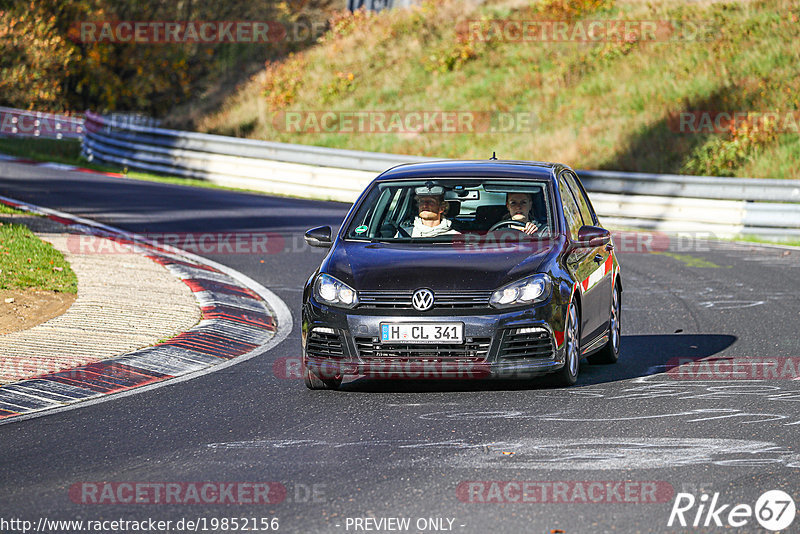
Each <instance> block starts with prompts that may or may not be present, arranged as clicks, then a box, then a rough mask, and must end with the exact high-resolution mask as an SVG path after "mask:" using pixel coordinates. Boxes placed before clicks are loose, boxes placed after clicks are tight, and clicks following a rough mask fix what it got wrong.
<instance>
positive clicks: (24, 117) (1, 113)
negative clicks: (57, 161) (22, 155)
mask: <svg viewBox="0 0 800 534" xmlns="http://www.w3.org/2000/svg"><path fill="white" fill-rule="evenodd" d="M83 133H84V120H83V117H81V116H77V115H59V114H56V113H43V112H41V111H26V110H23V109H14V108H6V107H2V106H0V135H5V136H16V137H41V138H45V139H65V138H66V139H70V138H72V139H79V138H81V137H83Z"/></svg>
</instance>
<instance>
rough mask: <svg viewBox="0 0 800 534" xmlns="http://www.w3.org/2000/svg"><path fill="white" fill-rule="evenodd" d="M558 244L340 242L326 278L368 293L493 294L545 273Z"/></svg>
mask: <svg viewBox="0 0 800 534" xmlns="http://www.w3.org/2000/svg"><path fill="white" fill-rule="evenodd" d="M556 248H557V247H556V240H544V241H539V242H532V243H530V244H524V245H515V246H505V247H501V248H498V247H481V246H476V247H463V246H461V247H459V246H457V245H450V244H430V243H429V244H415V243H365V242H353V241H340V242H339V243H338V244H337V245H336V247H335V248H334V250H333V251H332V252H331V255H330V257H329V258H328V260H327V262H326V265H325V267H324V272H327V273H328V274H330V275H331V276H334V277H336V278H338V279H339V280H341V281H342V282H345V283H346V284H349V285H351V286H352V287H353V288H354V289H355V290H357V291H363V290H381V289H384V290H389V289H391V290H414V289H418V288H420V287H428V288H431V289H438V290H448V289H452V290H459V289H461V290H492V289H497V288H498V287H500V286H502V285H504V284H506V283H508V282H513V281H514V280H517V279H519V278H522V277H523V276H526V275H529V274H533V273H536V272H542V271H540V269H541V268H542V265H543V264H544V263H545V260H546V259H547V258H548V257H549V256H550V255H551V254H553V253H554V252H555V250H556Z"/></svg>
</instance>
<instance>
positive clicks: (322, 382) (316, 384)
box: [302, 361, 342, 389]
mask: <svg viewBox="0 0 800 534" xmlns="http://www.w3.org/2000/svg"><path fill="white" fill-rule="evenodd" d="M302 366H303V381H304V382H305V383H306V387H307V388H308V389H339V386H341V385H342V377H341V376H335V377H332V378H322V377H321V376H319V375H318V374H317V373H315V372H314V371H312V370H311V368H309V367H308V366H307V365H306V362H305V361H303V363H302Z"/></svg>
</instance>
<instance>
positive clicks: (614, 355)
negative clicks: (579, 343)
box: [587, 288, 622, 364]
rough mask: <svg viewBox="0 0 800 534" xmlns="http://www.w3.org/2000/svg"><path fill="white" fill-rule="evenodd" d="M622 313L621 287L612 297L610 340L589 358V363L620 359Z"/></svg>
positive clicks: (609, 362) (608, 362)
mask: <svg viewBox="0 0 800 534" xmlns="http://www.w3.org/2000/svg"><path fill="white" fill-rule="evenodd" d="M621 315H622V299H621V298H620V294H619V289H617V288H614V294H613V296H612V297H611V317H610V318H609V321H608V341H607V342H606V344H605V345H604V346H603V348H602V349H600V351H599V352H596V353H595V354H592V355H591V356H589V357H588V358H587V360H589V363H599V364H611V363H617V360H618V359H619V346H620V341H621V340H622V322H621V321H620V318H621Z"/></svg>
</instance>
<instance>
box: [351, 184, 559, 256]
mask: <svg viewBox="0 0 800 534" xmlns="http://www.w3.org/2000/svg"><path fill="white" fill-rule="evenodd" d="M528 222H530V223H532V225H533V226H531V225H528V226H527V231H526V223H528ZM553 224H554V223H553V210H552V206H551V202H550V192H549V183H548V182H545V181H533V180H525V181H521V180H508V179H491V178H484V179H476V178H465V179H453V178H447V179H443V178H442V179H438V178H430V179H421V180H413V181H411V180H404V181H394V182H379V183H377V184H375V185H374V186H373V187H372V188H371V190H370V192H369V193H368V195H367V196H366V197H365V198H364V199H363V200H362V201H361V203H360V204H359V205H358V207H357V209H356V212H355V214H354V216H353V217H352V219H351V221H350V223H349V224H348V226H347V229H346V233H345V238H346V239H354V240H363V241H386V242H433V243H448V242H453V241H454V240H455V239H463V238H456V237H455V236H459V235H462V236H463V235H464V234H471V235H488V234H489V233H490V232H491V233H494V232H504V233H506V234H509V233H513V234H514V235H515V236H516V235H518V236H519V237H520V239H524V240H527V239H541V238H548V237H550V236H551V233H552V232H553V231H554V226H553ZM534 227H535V230H534Z"/></svg>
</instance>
